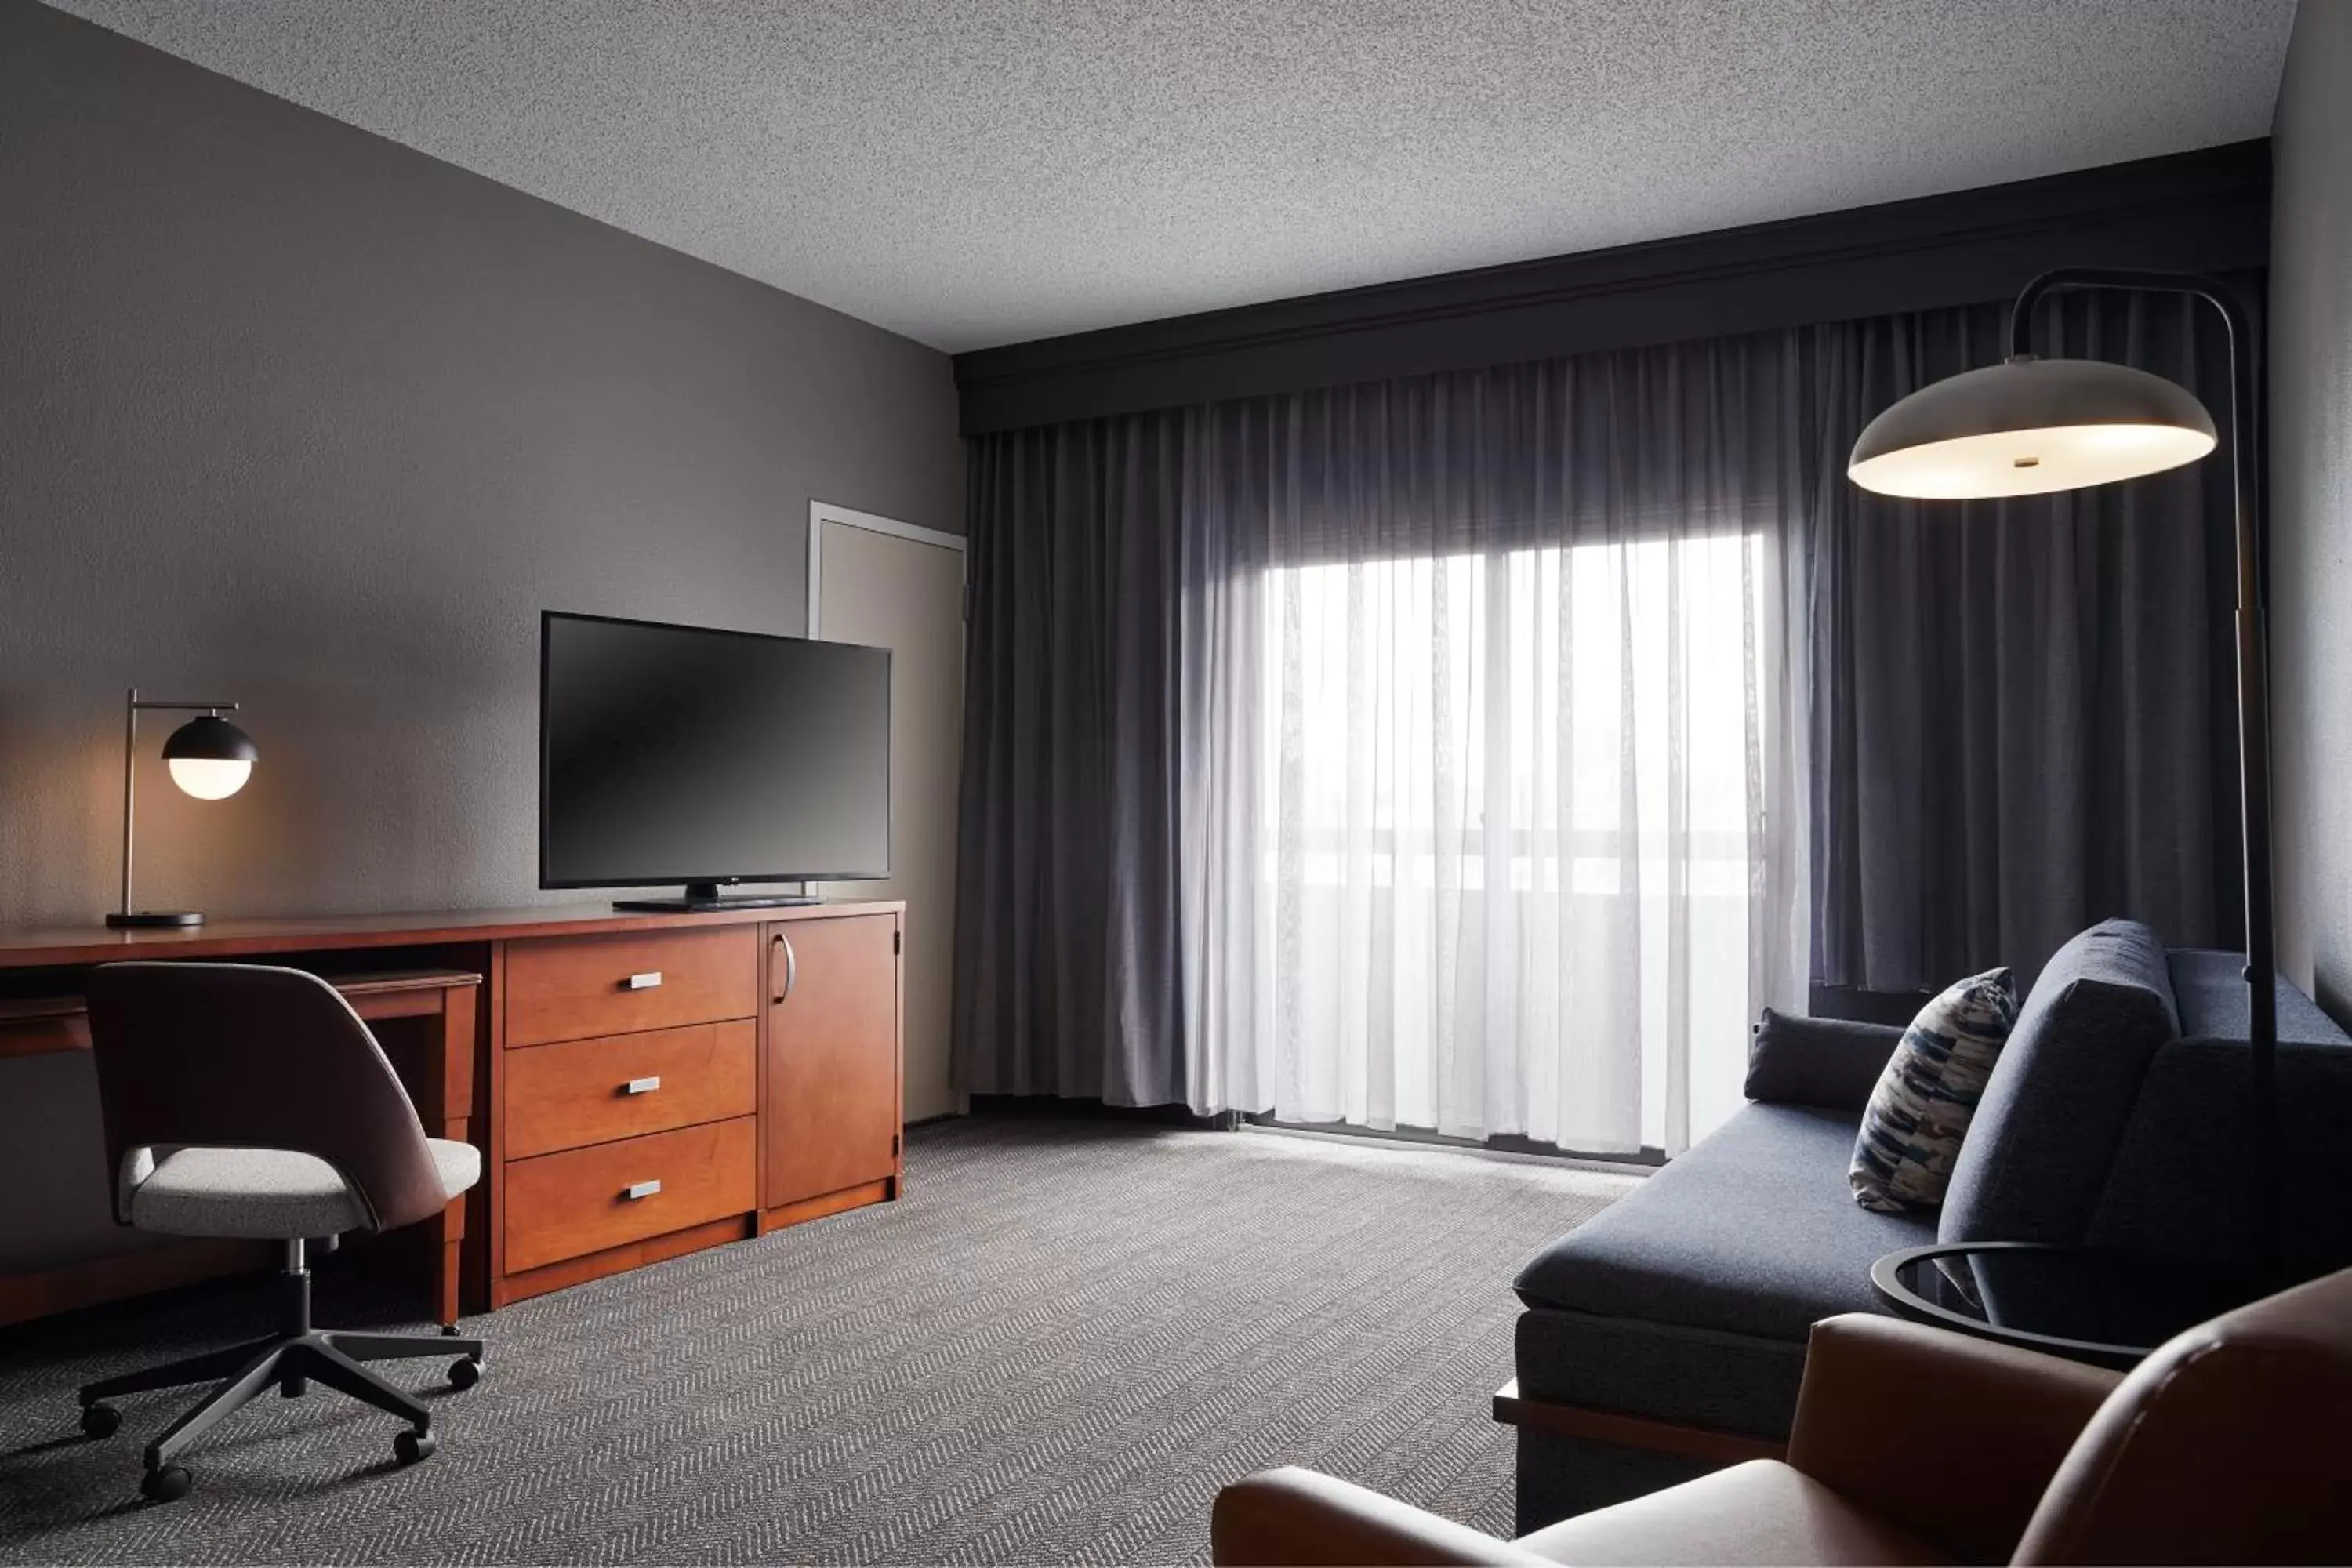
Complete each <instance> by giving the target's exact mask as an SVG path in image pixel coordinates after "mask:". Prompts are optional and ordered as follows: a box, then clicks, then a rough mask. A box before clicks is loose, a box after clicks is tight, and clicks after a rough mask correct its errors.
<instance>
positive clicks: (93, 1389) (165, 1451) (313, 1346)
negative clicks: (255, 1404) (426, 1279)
mask: <svg viewBox="0 0 2352 1568" xmlns="http://www.w3.org/2000/svg"><path fill="white" fill-rule="evenodd" d="M278 1288H279V1290H280V1293H281V1294H280V1321H281V1325H282V1326H281V1331H279V1332H278V1333H276V1334H272V1335H270V1336H269V1337H268V1338H267V1339H259V1340H252V1341H248V1342H246V1343H244V1344H240V1345H231V1346H229V1347H228V1348H227V1349H226V1350H218V1351H213V1352H208V1353H206V1354H204V1355H197V1356H189V1357H186V1358H185V1359H184V1360H181V1361H175V1362H171V1363H166V1364H164V1365H163V1366H155V1367H149V1368H147V1369H145V1370H144V1371H142V1372H133V1373H124V1374H123V1375H122V1376H121V1377H110V1378H105V1379H102V1380H100V1381H99V1382H97V1383H93V1384H88V1385H86V1386H85V1387H84V1388H83V1389H82V1390H81V1429H82V1431H83V1432H84V1433H86V1434H87V1435H89V1436H91V1437H109V1436H113V1435H114V1432H115V1430H116V1429H117V1428H118V1427H120V1426H121V1425H122V1415H121V1412H120V1411H118V1410H116V1409H115V1408H114V1406H113V1405H109V1404H107V1403H106V1401H107V1400H109V1399H111V1398H113V1397H115V1396H117V1395H119V1394H144V1393H147V1392H149V1391H151V1390H154V1389H163V1388H183V1387H185V1386H187V1385H188V1384H195V1383H210V1382H212V1381H213V1380H215V1378H217V1379H220V1380H221V1382H220V1385H219V1386H218V1387H216V1388H215V1389H214V1390H213V1391H212V1392H211V1393H210V1394H206V1395H205V1397H204V1399H203V1401H202V1402H200V1403H199V1404H197V1405H195V1406H194V1408H192V1409H190V1410H188V1411H186V1412H185V1413H184V1414H183V1415H181V1416H180V1418H179V1419H178V1420H176V1421H174V1422H173V1423H172V1425H171V1426H168V1427H166V1428H164V1430H163V1436H160V1437H158V1438H156V1439H155V1440H154V1441H153V1442H152V1443H150V1444H148V1445H147V1456H146V1458H147V1473H146V1476H145V1477H144V1479H142V1480H141V1481H140V1483H139V1489H140V1490H141V1491H142V1493H144V1494H145V1495H146V1496H147V1497H148V1498H149V1499H150V1500H152V1501H155V1502H171V1501H173V1500H175V1499H178V1498H182V1497H185V1496H186V1495H187V1492H188V1487H189V1485H190V1478H189V1475H188V1472H187V1469H186V1468H185V1467H184V1466H181V1465H177V1464H174V1463H173V1460H174V1459H175V1458H178V1457H179V1455H180V1454H181V1453H183V1452H184V1451H185V1449H186V1448H187V1447H188V1446H189V1445H190V1444H192V1443H194V1441H195V1440H196V1439H197V1438H199V1437H201V1436H204V1435H205V1433H207V1432H209V1431H211V1430H212V1429H213V1428H214V1427H215V1426H219V1425H220V1424H221V1422H223V1421H224V1420H226V1419H227V1418H228V1417H229V1416H230V1415H233V1414H235V1413H236V1411H237V1410H239V1409H240V1408H242V1407H243V1406H244V1405H247V1404H248V1403H249V1402H251V1401H252V1400H253V1399H254V1398H255V1397H256V1396H257V1395H258V1394H261V1393H262V1392H263V1391H264V1390H266V1389H269V1388H273V1387H274V1388H276V1389H277V1390H278V1393H279V1394H283V1395H284V1396H285V1397H287V1398H289V1399H295V1398H299V1397H300V1396H301V1395H302V1394H306V1393H308V1392H309V1390H310V1384H311V1383H313V1382H317V1383H320V1384H324V1385H325V1386H327V1387H329V1388H331V1389H333V1390H335V1392H337V1393H338V1394H349V1395H350V1396H351V1397H352V1398H353V1399H356V1400H359V1401H360V1402H361V1403H362V1404H365V1405H374V1406H375V1407H376V1408H377V1409H379V1410H383V1411H386V1412H388V1413H390V1414H392V1415H397V1416H400V1417H401V1418H403V1419H404V1420H405V1421H406V1422H407V1423H408V1429H407V1430H406V1431H404V1432H402V1433H400V1434H399V1435H398V1436H395V1437H394V1439H393V1445H392V1447H393V1457H394V1458H395V1459H397V1460H398V1461H399V1462H400V1463H401V1464H403V1465H413V1464H415V1463H416V1462H417V1461H419V1460H420V1459H427V1458H432V1457H433V1452H434V1450H435V1448H436V1447H438V1443H437V1442H436V1439H435V1437H434V1436H433V1412H432V1411H431V1410H430V1409H429V1408H427V1407H426V1406H425V1404H424V1403H423V1402H422V1401H421V1400H419V1399H417V1398H416V1397H415V1395H413V1394H409V1393H407V1392H406V1391H405V1390H404V1389H400V1388H396V1387H394V1385H393V1384H390V1383H388V1382H386V1381H385V1380H384V1379H383V1378H382V1377H380V1376H378V1375H377V1374H376V1373H373V1372H372V1371H370V1370H369V1369H368V1367H367V1366H366V1365H365V1364H364V1363H368V1362H373V1361H400V1360H409V1359H413V1358H416V1357H422V1356H439V1355H447V1354H449V1353H450V1352H452V1351H454V1352H457V1360H456V1361H454V1362H452V1363H450V1365H449V1374H448V1375H449V1381H450V1383H451V1384H454V1385H455V1386H457V1387H458V1388H471V1387H473V1386H474V1384H477V1383H478V1382H480V1381H481V1376H482V1362H483V1357H484V1353H485V1352H484V1350H483V1345H482V1342H481V1341H479V1340H476V1339H466V1338H461V1337H458V1336H456V1335H452V1334H449V1333H446V1332H444V1333H440V1334H379V1333H367V1332H359V1331H342V1330H328V1329H313V1328H312V1327H311V1326H310V1275H309V1274H308V1273H307V1272H290V1271H289V1272H288V1273H285V1274H281V1275H280V1276H278Z"/></svg>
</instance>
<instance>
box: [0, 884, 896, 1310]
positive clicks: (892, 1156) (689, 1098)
mask: <svg viewBox="0 0 2352 1568" xmlns="http://www.w3.org/2000/svg"><path fill="white" fill-rule="evenodd" d="M904 910H905V906H903V905H901V904H898V903H893V902H861V903H839V904H821V905H813V906H807V907H801V908H787V909H766V910H759V909H749V910H711V911H706V912H700V913H693V914H662V913H653V912H631V913H621V912H618V911H615V910H613V909H612V908H611V907H610V906H606V905H595V906H590V907H585V908H580V907H574V908H562V907H545V908H532V909H520V910H459V911H455V912H450V911H433V912H427V913H419V914H387V915H347V916H330V917H314V918H297V919H263V920H216V921H209V922H207V923H206V924H205V925H201V926H195V927H188V928H178V929H172V928H166V929H155V930H142V931H111V930H108V929H106V928H104V927H88V928H69V929H64V930H50V931H0V1058H5V1057H8V1056H21V1055H26V1054H29V1053H36V1052H43V1051H57V1050H72V1049H78V1048H83V1047H86V1046H87V1043H88V1030H87V1026H86V1025H85V1024H84V1023H83V1022H82V1021H81V1017H80V1002H79V972H80V971H82V970H84V969H87V968H88V967H89V966H90V965H93V964H98V963H108V962H110V961H114V960H120V959H129V958H138V959H219V960H245V961H254V960H259V961H263V962H276V963H287V964H289V965H291V966H294V967H299V968H304V969H310V970H311V971H313V972H314V973H319V974H320V975H322V976H324V977H325V978H327V979H328V980H330V981H331V982H332V983H334V984H337V985H338V986H340V987H341V989H342V990H343V991H344V993H345V994H347V995H348V996H350V997H351V999H352V1005H353V1006H354V1007H355V1008H356V1009H357V1010H358V1011H359V1013H360V1015H361V1016H362V1017H365V1018H369V1019H371V1020H372V1021H376V1020H397V1019H409V1018H415V1019H423V1020H427V1024H426V1025H425V1033H426V1036H427V1038H426V1040H425V1044H424V1047H423V1049H422V1050H421V1051H410V1052H408V1053H406V1054H405V1055H404V1053H403V1052H402V1051H401V1050H398V1049H395V1048H394V1041H393V1039H392V1031H385V1030H379V1035H380V1037H383V1038H384V1039H385V1046H386V1050H387V1052H388V1053H389V1054H391V1055H392V1056H393V1058H394V1065H395V1066H399V1067H401V1068H402V1069H403V1070H402V1077H403V1079H404V1081H405V1082H406V1083H407V1084H408V1087H409V1092H410V1095H411V1097H412V1098H413V1099H415V1101H416V1104H417V1108H418V1111H419V1114H420V1116H421V1117H422V1118H423V1119H424V1120H425V1124H426V1131H428V1132H432V1133H433V1134H434V1135H436V1136H438V1137H448V1138H457V1139H462V1140H465V1141H467V1142H472V1143H474V1144H475V1145H476V1146H477V1147H478V1148H480V1149H481V1150H482V1151H483V1155H484V1168H483V1179H482V1182H481V1184H480V1185H479V1186H478V1187H477V1188H476V1189H475V1191H474V1192H473V1193H471V1194H467V1199H466V1200H465V1201H463V1202H462V1203H459V1204H454V1205H451V1210H450V1212H449V1213H448V1214H447V1215H444V1216H443V1218H442V1219H441V1221H439V1222H438V1224H439V1226H440V1229H439V1231H438V1233H437V1241H438V1246H437V1247H436V1248H435V1251H436V1260H435V1262H434V1264H433V1266H432V1268H431V1269H430V1273H431V1275H432V1285H433V1299H434V1301H435V1305H436V1311H438V1312H439V1313H440V1315H441V1316H442V1319H443V1321H455V1319H456V1317H457V1312H458V1310H460V1309H461V1308H462V1309H463V1310H467V1311H478V1310H489V1309H494V1308H497V1307H499V1306H503V1305H505V1304H507V1303H508V1302H509V1301H515V1300H521V1299H523V1298H525V1297H527V1296H531V1295H536V1294H539V1293H541V1292H542V1291H546V1290H553V1289H562V1288H563V1287H565V1286H567V1285H571V1284H575V1283H578V1282H579V1281H581V1280H584V1279H595V1278H598V1277H600V1276H602V1275H604V1274H610V1273H614V1272H615V1271H617V1270H620V1269H624V1268H635V1267H637V1266H639V1265H640V1264H644V1263H648V1262H653V1261H656V1260H658V1259H660V1258H672V1257H676V1256H677V1255H679V1254H680V1253H684V1252H688V1251H692V1250H694V1249H696V1248H698V1247H710V1246H716V1245H719V1244H720V1243H723V1242H726V1241H730V1240H735V1239H739V1238H741V1237H751V1236H756V1235H760V1234H762V1233H764V1232H765V1231H768V1230H771V1229H773V1228H775V1227H777V1226H784V1225H793V1224H798V1223H801V1222H803V1221H804V1220H811V1219H816V1218H821V1217H823V1216H824V1215H831V1214H836V1213H839V1212H841V1211H842V1210H844V1209H847V1208H853V1207H856V1206H857V1205H862V1204H869V1203H878V1202H887V1201H889V1200H892V1199H895V1198H896V1197H897V1196H898V1190H899V1180H900V1176H901V1174H902V1171H903V1163H902V1141H901V1137H900V1132H901V1125H902V1111H901V1093H900V1090H901V1083H900V1079H901V1068H900V1061H899V1018H900V996H899V981H898V963H899V960H898V953H899V947H900V941H901V931H900V926H901V918H902V916H903V914H904ZM383 971H390V973H383ZM436 1019H437V1020H438V1023H437V1026H435V1025H432V1024H431V1023H430V1021H431V1020H436ZM413 1029H414V1026H412V1032H413ZM436 1112H437V1118H436ZM436 1120H437V1125H436ZM415 1228H416V1229H417V1230H420V1231H421V1230H423V1229H425V1227H422V1226H420V1227H415ZM406 1234H408V1233H406V1232H396V1233H394V1236H395V1237H399V1236H404V1235H406ZM164 1250H167V1249H160V1248H159V1249H153V1250H152V1252H151V1251H142V1252H138V1253H132V1254H129V1255H126V1256H125V1257H124V1258H108V1259H103V1260H100V1262H99V1263H97V1264H93V1265H85V1266H82V1267H81V1268H79V1269H66V1270H54V1271H50V1272H48V1273H47V1274H37V1275H26V1274H19V1275H17V1276H16V1277H14V1278H13V1279H11V1278H5V1277H0V1321H16V1320H17V1319H21V1318H25V1317H33V1316H39V1315H42V1314H43V1313H46V1312H49V1311H56V1310H62V1309H63V1308H65V1307H68V1306H73V1305H79V1304H82V1303H84V1302H88V1301H93V1300H106V1299H110V1297H112V1296H118V1295H128V1294H133V1293H136V1292H137V1291H139V1290H142V1289H160V1288H162V1287H163V1286H165V1285H169V1284H175V1283H179V1282H181V1281H182V1280H183V1279H186V1278H192V1277H196V1276H195V1275H192V1274H190V1273H188V1272H187V1271H186V1270H187V1269H188V1268H192V1267H194V1266H193V1265H190V1264H186V1263H180V1264H167V1263H164V1262H161V1261H157V1260H155V1254H157V1253H161V1252H163V1251H164ZM232 1250H233V1249H232ZM219 1251H220V1249H219V1248H215V1249H214V1252H215V1254H217V1253H218V1252H219ZM188 1256H193V1255H188ZM237 1266H239V1265H238V1264H236V1263H221V1262H219V1260H218V1258H215V1267H212V1268H208V1269H205V1270H201V1271H200V1272H220V1271H222V1269H223V1268H230V1267H237ZM174 1269H177V1270H178V1272H177V1273H176V1274H175V1273H174Z"/></svg>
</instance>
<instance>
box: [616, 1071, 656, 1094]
mask: <svg viewBox="0 0 2352 1568" xmlns="http://www.w3.org/2000/svg"><path fill="white" fill-rule="evenodd" d="M660 1087H661V1075H660V1074H659V1073H656V1074H655V1075H654V1076H653V1077H651V1078H633V1079H630V1080H629V1081H628V1082H626V1083H625V1084H623V1085H622V1086H621V1092H622V1093H623V1094H651V1093H652V1092H653V1091H654V1090H656V1089H659V1088H660Z"/></svg>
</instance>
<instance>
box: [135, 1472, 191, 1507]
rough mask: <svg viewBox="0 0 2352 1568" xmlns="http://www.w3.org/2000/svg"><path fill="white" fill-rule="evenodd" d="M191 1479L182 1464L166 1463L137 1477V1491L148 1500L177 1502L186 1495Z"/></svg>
mask: <svg viewBox="0 0 2352 1568" xmlns="http://www.w3.org/2000/svg"><path fill="white" fill-rule="evenodd" d="M190 1485H191V1481H190V1479H189V1476H188V1471H187V1467H185V1466H184V1465H166V1466H164V1467H163V1468H162V1469H160V1470H150V1471H148V1472H147V1473H146V1474H145V1475H143V1476H142V1477H140V1478H139V1492H140V1495H141V1496H142V1497H144V1498H145V1499H146V1500H148V1501H149V1502H177V1501H179V1500H181V1499H182V1498H184V1497H185V1496H187V1495H188V1488H189V1486H190Z"/></svg>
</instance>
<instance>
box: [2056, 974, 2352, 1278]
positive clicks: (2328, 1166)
mask: <svg viewBox="0 0 2352 1568" xmlns="http://www.w3.org/2000/svg"><path fill="white" fill-rule="evenodd" d="M2245 962H2246V961H2245V955H2244V954H2242V953H2236V952H2203V951H2194V950H2190V949H2185V948H2184V949H2179V950H2176V951H2175V952H2173V954H2172V978H2173V990H2174V995H2175V998H2176V1000H2177V1001H2178V1003H2179V1009H2180V1026H2181V1028H2182V1030H2183V1032H2184V1033H2186V1034H2187V1035H2188V1036H2189V1037H2188V1038H2186V1039H2179V1040H2174V1041H2171V1042H2170V1043H2168V1044H2167V1045H2166V1046H2164V1047H2161V1048H2160V1049H2159V1050H2158V1052H2157V1053H2156V1056H2155V1058H2154V1059H2153V1060H2152V1061H2150V1062H2149V1063H2148V1068H2147V1077H2146V1078H2145V1079H2142V1080H2141V1083H2140V1091H2139V1100H2138V1103H2137V1105H2136V1106H2135V1107H2134V1109H2133V1112H2132V1120H2131V1125H2130V1128H2129V1130H2128V1131H2126V1133H2125V1135H2124V1141H2123V1144H2122V1146H2121V1147H2120V1148H2119V1149H2118V1150H2117V1151H2116V1159H2115V1163H2114V1166H2113V1168H2112V1169H2111V1170H2110V1171H2109V1172H2108V1174H2107V1186H2106V1191H2105V1194H2103V1195H2102V1196H2101V1198H2100V1200H2099V1205H2098V1210H2097V1212H2096V1214H2095V1216H2094V1217H2093V1220H2092V1224H2091V1230H2090V1234H2089V1237H2087V1239H2088V1240H2089V1241H2090V1243H2091V1244H2092V1245H2093V1246H2095V1247H2116V1248H2119V1249H2121V1250H2124V1251H2127V1252H2137V1253H2143V1254H2147V1255H2150V1256H2154V1257H2159V1258H2188V1259H2194V1260H2197V1261H2200V1262H2207V1263H2223V1264H2229V1263H2248V1262H2252V1260H2253V1255H2252V1245H2251V1244H2252V1237H2253V1235H2254V1226H2253V1205H2255V1203H2257V1202H2258V1201H2269V1202H2272V1203H2273V1204H2274V1205H2275V1206H2276V1208H2277V1210H2278V1211H2280V1212H2281V1215H2282V1217H2281V1221H2280V1226H2279V1228H2280V1242H2281V1244H2282V1246H2283V1247H2284V1251H2285V1253H2286V1262H2287V1265H2288V1268H2289V1269H2290V1270H2291V1271H2292V1273H2293V1274H2294V1276H2295V1277H2296V1278H2303V1277H2305V1276H2309V1275H2314V1274H2321V1273H2326V1272H2327V1271H2328V1270H2331V1269H2336V1268H2347V1267H2352V1167H2347V1163H2346V1161H2345V1158H2344V1152H2343V1141H2344V1130H2345V1129H2346V1128H2347V1127H2352V1037H2347V1035H2346V1034H2345V1032H2344V1031H2343V1030H2342V1029H2341V1028H2339V1027H2337V1026H2336V1022H2335V1020H2333V1019H2331V1018H2330V1017H2328V1016H2327V1015H2326V1014H2325V1013H2323V1012H2321V1011H2320V1010H2319V1008H2318V1006H2317V1005H2315V1004H2314V1003H2313V1002H2312V1000H2311V998H2310V997H2308V996H2305V994H2303V993H2302V992H2300V991H2298V990H2296V989H2295V988H2294V986H2293V985H2291V984H2287V982H2285V981H2284V980H2279V981H2277V982H2276V985H2277V996H2278V1020H2279V1046H2278V1056H2277V1058H2276V1068H2275V1074H2276V1076H2275V1079H2274V1083H2275V1093H2276V1103H2277V1106H2278V1147H2279V1192H2278V1193H2277V1194H2276V1195H2275V1197H2274V1198H2272V1199H2269V1200H2264V1199H2263V1198H2262V1197H2261V1195H2260V1194H2257V1193H2256V1191H2255V1172H2256V1170H2257V1166H2256V1164H2255V1161H2254V1153H2253V1127H2254V1109H2253V1073H2252V1054H2251V1053H2250V1052H2249V1050H2248V1049H2247V1047H2246V1033H2247V1029H2246V987H2245V983H2244V982H2243V981H2242V979H2241V978H2240V976H2241V975H2242V974H2243V973H2244V971H2245Z"/></svg>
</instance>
